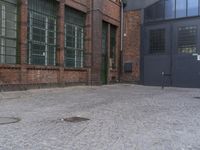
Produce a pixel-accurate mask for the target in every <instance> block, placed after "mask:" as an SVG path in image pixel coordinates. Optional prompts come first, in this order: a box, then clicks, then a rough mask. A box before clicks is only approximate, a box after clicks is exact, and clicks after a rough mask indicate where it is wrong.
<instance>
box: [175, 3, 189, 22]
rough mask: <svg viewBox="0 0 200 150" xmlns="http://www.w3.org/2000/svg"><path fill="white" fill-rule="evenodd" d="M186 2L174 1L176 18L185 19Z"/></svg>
mask: <svg viewBox="0 0 200 150" xmlns="http://www.w3.org/2000/svg"><path fill="white" fill-rule="evenodd" d="M186 4H187V3H186V0H176V18H180V17H186Z"/></svg>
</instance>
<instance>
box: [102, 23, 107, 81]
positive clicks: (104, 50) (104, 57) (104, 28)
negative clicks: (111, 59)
mask: <svg viewBox="0 0 200 150" xmlns="http://www.w3.org/2000/svg"><path fill="white" fill-rule="evenodd" d="M107 78H108V24H107V23H105V22H103V25H102V61H101V83H102V84H107V80H108V79H107Z"/></svg>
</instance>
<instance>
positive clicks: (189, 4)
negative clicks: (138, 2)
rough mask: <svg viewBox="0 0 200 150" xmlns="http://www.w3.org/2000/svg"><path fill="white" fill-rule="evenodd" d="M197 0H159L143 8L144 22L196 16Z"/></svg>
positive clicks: (197, 10)
mask: <svg viewBox="0 0 200 150" xmlns="http://www.w3.org/2000/svg"><path fill="white" fill-rule="evenodd" d="M199 7H200V6H199V0H159V1H158V2H156V3H154V4H153V5H151V6H149V7H147V8H145V11H144V14H145V15H144V16H145V22H149V21H156V20H164V19H174V18H183V17H191V16H198V15H200V14H199Z"/></svg>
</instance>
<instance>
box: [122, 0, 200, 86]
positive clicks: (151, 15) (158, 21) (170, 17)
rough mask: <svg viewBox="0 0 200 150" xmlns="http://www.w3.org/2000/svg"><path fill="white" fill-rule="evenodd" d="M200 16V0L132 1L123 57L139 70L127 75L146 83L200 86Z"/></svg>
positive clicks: (127, 77)
mask: <svg viewBox="0 0 200 150" xmlns="http://www.w3.org/2000/svg"><path fill="white" fill-rule="evenodd" d="M199 16H200V1H199V0H144V1H139V0H135V1H131V0H130V1H128V4H127V7H126V8H125V19H124V22H125V23H124V24H125V27H124V41H125V43H124V45H125V48H124V55H123V57H125V58H126V59H125V61H127V63H132V64H134V65H133V66H134V67H133V70H134V71H135V72H132V73H129V74H126V76H125V77H124V78H125V79H126V80H127V81H131V80H138V81H140V82H141V83H142V84H144V85H165V86H175V87H195V88H199V87H200V51H199V50H200V44H199V39H200V36H199V35H200V32H199V31H200V22H199V21H200V17H199ZM137 64H139V67H138V65H137ZM137 70H138V71H137Z"/></svg>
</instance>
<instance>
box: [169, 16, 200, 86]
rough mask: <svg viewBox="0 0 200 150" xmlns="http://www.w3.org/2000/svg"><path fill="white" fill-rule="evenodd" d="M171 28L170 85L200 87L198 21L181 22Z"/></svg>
mask: <svg viewBox="0 0 200 150" xmlns="http://www.w3.org/2000/svg"><path fill="white" fill-rule="evenodd" d="M172 26H173V29H172V30H173V31H172V34H173V35H172V38H173V43H172V64H173V65H172V84H173V86H179V87H200V60H199V55H200V45H199V43H200V21H199V19H188V20H181V21H177V22H175V23H173V24H172Z"/></svg>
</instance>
